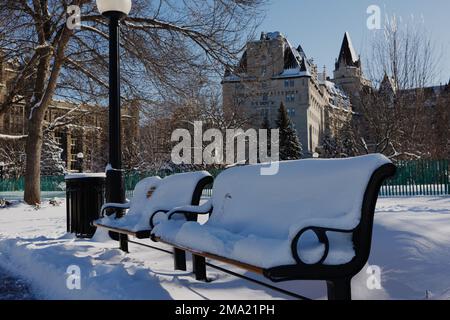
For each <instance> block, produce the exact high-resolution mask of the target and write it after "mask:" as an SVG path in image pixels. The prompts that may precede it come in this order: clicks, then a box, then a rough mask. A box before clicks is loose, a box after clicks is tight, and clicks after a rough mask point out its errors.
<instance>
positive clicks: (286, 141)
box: [276, 102, 303, 160]
mask: <svg viewBox="0 0 450 320" xmlns="http://www.w3.org/2000/svg"><path fill="white" fill-rule="evenodd" d="M276 124H277V127H278V129H279V130H280V160H296V159H300V158H301V157H302V156H303V154H302V145H301V143H300V140H299V139H298V135H297V130H295V128H294V124H293V123H292V121H291V119H290V118H289V116H288V114H287V111H286V108H285V106H284V103H283V102H281V104H280V109H278V119H277V122H276Z"/></svg>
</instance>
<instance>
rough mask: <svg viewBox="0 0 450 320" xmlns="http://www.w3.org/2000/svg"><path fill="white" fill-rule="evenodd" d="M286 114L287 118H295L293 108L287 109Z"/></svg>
mask: <svg viewBox="0 0 450 320" xmlns="http://www.w3.org/2000/svg"><path fill="white" fill-rule="evenodd" d="M287 113H288V116H289V117H295V108H287Z"/></svg>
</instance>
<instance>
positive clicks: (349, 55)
mask: <svg viewBox="0 0 450 320" xmlns="http://www.w3.org/2000/svg"><path fill="white" fill-rule="evenodd" d="M341 65H343V66H346V67H356V68H360V67H361V59H360V58H359V56H358V55H357V54H356V51H355V48H354V47H353V44H352V41H351V39H350V34H349V33H348V32H345V34H344V40H342V45H341V50H340V51H339V57H338V59H337V61H336V64H335V67H336V69H339V68H340V67H341Z"/></svg>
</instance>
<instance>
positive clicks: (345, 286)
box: [327, 278, 352, 300]
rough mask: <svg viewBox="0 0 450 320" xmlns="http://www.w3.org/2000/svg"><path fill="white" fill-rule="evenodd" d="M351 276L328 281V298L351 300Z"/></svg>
mask: <svg viewBox="0 0 450 320" xmlns="http://www.w3.org/2000/svg"><path fill="white" fill-rule="evenodd" d="M350 283H351V278H342V279H336V280H328V281H327V293H328V300H351V299H352V290H351V285H350Z"/></svg>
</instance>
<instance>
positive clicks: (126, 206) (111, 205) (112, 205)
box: [100, 202, 130, 217]
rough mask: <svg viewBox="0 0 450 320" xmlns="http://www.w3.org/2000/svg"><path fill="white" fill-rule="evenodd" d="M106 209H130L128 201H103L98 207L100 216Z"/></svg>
mask: <svg viewBox="0 0 450 320" xmlns="http://www.w3.org/2000/svg"><path fill="white" fill-rule="evenodd" d="M108 209H130V202H126V203H113V202H110V203H105V204H104V205H103V206H102V208H101V209H100V216H102V217H103V212H104V211H105V210H108Z"/></svg>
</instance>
